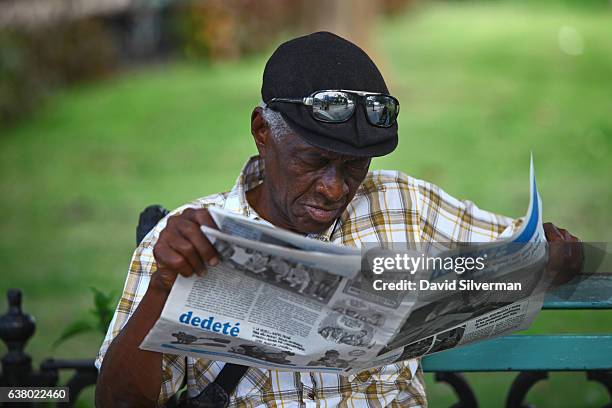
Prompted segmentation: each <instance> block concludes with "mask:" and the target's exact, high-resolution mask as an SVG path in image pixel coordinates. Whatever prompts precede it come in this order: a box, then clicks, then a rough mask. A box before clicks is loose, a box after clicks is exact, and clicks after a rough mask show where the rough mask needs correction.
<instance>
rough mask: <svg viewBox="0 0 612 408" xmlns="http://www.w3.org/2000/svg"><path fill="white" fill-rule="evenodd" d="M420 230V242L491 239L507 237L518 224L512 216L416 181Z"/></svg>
mask: <svg viewBox="0 0 612 408" xmlns="http://www.w3.org/2000/svg"><path fill="white" fill-rule="evenodd" d="M418 191H419V203H418V208H419V216H420V227H421V228H420V233H421V241H423V242H442V243H454V242H462V243H469V242H490V241H493V240H495V239H498V238H501V237H508V236H511V235H512V234H513V232H514V231H516V230H517V228H518V227H519V226H520V225H521V223H522V219H521V218H518V219H512V218H509V217H506V216H503V215H499V214H495V213H492V212H489V211H485V210H482V209H480V208H478V207H477V206H476V205H475V204H474V203H473V202H471V201H468V200H458V199H456V198H454V197H452V196H451V195H449V194H448V193H446V192H445V191H444V190H442V189H441V188H439V187H438V186H436V185H433V184H431V183H427V182H425V181H419V182H418Z"/></svg>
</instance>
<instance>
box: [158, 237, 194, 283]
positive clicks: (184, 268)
mask: <svg viewBox="0 0 612 408" xmlns="http://www.w3.org/2000/svg"><path fill="white" fill-rule="evenodd" d="M153 256H154V257H155V261H156V262H157V265H158V269H160V268H161V269H168V270H171V271H175V272H176V273H178V274H181V275H183V276H191V275H192V274H193V268H192V266H191V265H190V264H189V261H187V259H185V257H183V256H182V255H181V254H180V253H178V252H176V251H175V250H174V249H172V248H170V247H169V246H168V245H166V244H165V243H158V244H157V245H155V247H154V248H153Z"/></svg>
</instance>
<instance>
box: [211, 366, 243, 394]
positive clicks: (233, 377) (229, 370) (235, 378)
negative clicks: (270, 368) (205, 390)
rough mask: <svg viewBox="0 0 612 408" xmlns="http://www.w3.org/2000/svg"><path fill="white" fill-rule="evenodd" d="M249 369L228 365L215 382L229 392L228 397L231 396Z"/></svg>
mask: <svg viewBox="0 0 612 408" xmlns="http://www.w3.org/2000/svg"><path fill="white" fill-rule="evenodd" d="M248 369H249V367H247V366H243V365H238V364H230V363H226V364H225V365H224V366H223V368H222V369H221V371H220V372H219V375H217V378H215V381H214V382H215V383H217V384H219V385H220V386H221V388H223V389H224V390H225V392H227V395H230V394H231V393H232V392H234V390H235V389H236V387H237V386H238V383H239V382H240V380H242V377H243V376H244V374H245V373H246V372H247V370H248Z"/></svg>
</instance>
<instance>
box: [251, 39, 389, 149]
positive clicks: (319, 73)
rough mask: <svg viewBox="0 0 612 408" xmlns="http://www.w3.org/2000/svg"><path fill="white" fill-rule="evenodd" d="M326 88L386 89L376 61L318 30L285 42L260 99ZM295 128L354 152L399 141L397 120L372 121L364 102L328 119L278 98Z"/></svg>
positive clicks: (317, 141) (320, 143)
mask: <svg viewBox="0 0 612 408" xmlns="http://www.w3.org/2000/svg"><path fill="white" fill-rule="evenodd" d="M325 89H350V90H357V91H367V92H380V93H385V94H388V93H389V91H388V89H387V85H386V84H385V80H384V79H383V77H382V75H381V73H380V71H379V70H378V68H377V67H376V65H374V62H372V60H371V59H370V57H368V55H367V54H366V53H365V52H364V51H363V50H362V49H361V48H359V47H358V46H356V45H355V44H353V43H351V42H350V41H347V40H345V39H344V38H341V37H339V36H337V35H335V34H332V33H329V32H317V33H313V34H309V35H306V36H303V37H298V38H295V39H293V40H290V41H287V42H285V43H283V44H281V45H280V46H279V47H278V48H277V49H276V51H274V53H273V54H272V56H271V57H270V59H269V60H268V62H267V63H266V67H265V70H264V74H263V84H262V86H261V97H262V100H263V101H264V102H265V103H266V104H268V102H269V101H270V100H271V99H272V98H302V97H305V96H308V95H310V94H312V93H313V92H315V91H319V90H325ZM270 108H271V109H274V110H276V111H278V112H280V113H281V114H282V116H283V118H284V119H285V120H286V121H287V124H288V125H289V126H290V127H291V129H292V130H293V131H294V132H295V133H297V134H298V135H299V136H300V137H302V138H303V139H304V140H305V141H306V142H308V143H310V144H312V145H313V146H316V147H320V148H323V149H326V150H331V151H334V152H338V153H342V154H350V155H354V156H383V155H385V154H388V153H391V152H392V151H393V150H394V149H395V147H396V146H397V142H398V140H397V123H394V124H393V126H391V127H388V128H381V127H376V126H372V125H371V124H370V123H369V122H368V120H367V118H366V115H365V112H364V110H363V106H362V105H357V106H356V109H355V114H354V115H353V116H352V117H351V119H350V120H348V121H347V122H343V123H324V122H320V121H317V120H316V119H314V118H313V117H312V112H311V109H312V108H311V107H310V106H305V105H300V104H293V103H284V102H276V103H272V104H271V105H270Z"/></svg>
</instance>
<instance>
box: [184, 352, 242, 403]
mask: <svg viewBox="0 0 612 408" xmlns="http://www.w3.org/2000/svg"><path fill="white" fill-rule="evenodd" d="M248 369H249V367H247V366H243V365H238V364H230V363H226V364H225V365H224V366H223V368H222V369H221V371H220V372H219V375H217V378H215V380H214V381H213V382H211V383H210V384H208V385H207V386H206V388H204V390H202V392H201V393H200V394H198V395H197V396H195V397H194V398H189V399H187V400H183V401H182V402H181V403H180V404H179V406H180V407H188V408H192V407H193V408H196V407H197V408H226V407H227V406H228V405H229V400H230V398H229V396H230V395H231V394H232V392H234V390H235V389H236V387H237V386H238V383H239V382H240V380H241V379H242V377H243V376H244V373H246V371H247V370H248Z"/></svg>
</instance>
